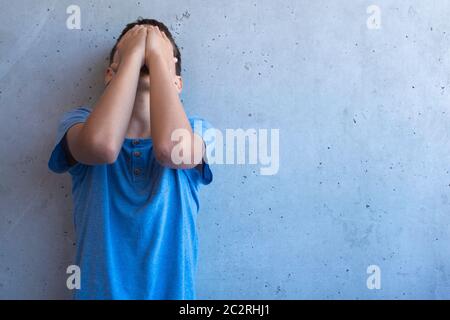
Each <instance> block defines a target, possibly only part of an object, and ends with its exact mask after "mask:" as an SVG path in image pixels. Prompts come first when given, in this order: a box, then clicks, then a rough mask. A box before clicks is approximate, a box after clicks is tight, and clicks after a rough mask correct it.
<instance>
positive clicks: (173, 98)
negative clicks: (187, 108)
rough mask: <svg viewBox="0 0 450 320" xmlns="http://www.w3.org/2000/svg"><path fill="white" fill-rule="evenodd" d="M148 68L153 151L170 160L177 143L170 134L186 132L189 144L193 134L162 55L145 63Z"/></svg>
mask: <svg viewBox="0 0 450 320" xmlns="http://www.w3.org/2000/svg"><path fill="white" fill-rule="evenodd" d="M148 64H149V69H150V121H151V128H152V139H153V146H154V149H155V152H156V153H157V154H158V153H160V154H162V155H163V157H164V156H165V157H166V158H167V157H170V153H171V150H172V148H173V146H174V144H175V143H176V142H173V141H172V140H171V135H172V132H174V130H176V129H185V130H187V131H186V132H188V133H189V140H190V141H189V144H190V145H192V144H193V143H192V140H193V136H194V135H193V133H192V128H191V125H190V123H189V120H188V118H187V116H186V113H185V112H184V108H183V106H182V104H181V101H180V98H179V96H178V92H177V90H176V88H175V86H174V83H173V75H171V74H170V71H169V69H168V67H167V64H166V61H165V60H164V58H163V57H162V56H158V55H155V56H153V57H152V59H150V61H149V62H148Z"/></svg>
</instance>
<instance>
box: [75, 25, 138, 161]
mask: <svg viewBox="0 0 450 320" xmlns="http://www.w3.org/2000/svg"><path fill="white" fill-rule="evenodd" d="M146 36H147V30H146V28H145V27H144V26H136V27H134V28H133V29H131V30H130V31H128V32H127V33H126V34H125V36H124V37H123V38H122V39H121V41H120V43H119V44H118V47H117V52H118V56H119V59H120V60H119V66H118V70H117V73H116V74H115V75H114V77H113V78H112V80H111V81H110V83H109V85H108V86H107V87H106V89H105V91H104V92H103V94H102V96H101V97H100V99H99V101H98V102H97V103H96V105H95V107H94V109H93V111H92V112H91V114H90V115H89V117H88V119H87V120H86V122H84V123H78V124H76V125H74V126H72V127H71V128H70V129H69V130H68V132H67V135H66V137H67V146H68V149H69V150H70V152H69V154H70V155H69V158H70V156H72V157H73V158H74V159H75V160H76V161H78V162H81V163H84V164H91V165H93V164H101V163H112V162H114V161H115V160H116V158H117V156H118V154H119V152H120V148H121V146H122V144H123V140H124V138H125V135H126V131H127V128H128V124H129V121H130V117H131V114H132V111H133V105H134V99H135V96H136V89H137V84H138V80H139V71H140V69H141V66H142V65H143V64H144V61H145V59H144V57H145V39H146Z"/></svg>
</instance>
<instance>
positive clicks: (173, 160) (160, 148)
mask: <svg viewBox="0 0 450 320" xmlns="http://www.w3.org/2000/svg"><path fill="white" fill-rule="evenodd" d="M153 150H154V154H155V158H156V161H158V162H159V164H161V165H162V166H165V167H170V168H173V169H192V168H194V167H196V166H197V163H195V162H194V161H183V160H184V159H182V158H180V157H177V155H179V154H180V153H181V154H185V153H186V152H188V151H191V150H189V149H187V148H186V149H183V150H179V149H176V150H174V146H173V144H162V145H155V146H154V149H153ZM180 151H181V152H180ZM189 158H190V157H189Z"/></svg>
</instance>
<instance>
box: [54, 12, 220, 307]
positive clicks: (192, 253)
mask: <svg viewBox="0 0 450 320" xmlns="http://www.w3.org/2000/svg"><path fill="white" fill-rule="evenodd" d="M105 83H106V88H105V90H104V92H103V94H102V96H101V97H100V99H99V100H98V102H97V103H96V104H95V107H94V108H93V109H92V110H91V109H90V108H86V107H80V108H76V109H73V110H71V111H69V112H67V113H66V114H64V116H63V117H62V119H61V122H60V124H59V127H58V132H57V138H56V144H55V146H54V149H53V151H52V154H51V156H50V159H49V163H48V166H49V168H50V169H51V170H52V171H54V172H56V173H63V172H69V173H70V175H71V177H72V197H73V201H74V223H75V231H76V237H77V246H76V263H77V265H78V266H79V267H80V270H81V288H80V289H79V290H75V293H74V298H76V299H195V283H194V276H195V272H196V267H197V231H196V218H197V213H198V209H199V198H198V188H199V186H200V184H204V185H206V184H209V183H210V182H211V181H212V172H211V170H210V168H209V166H208V164H207V163H206V161H204V159H203V158H204V155H205V154H206V153H205V152H206V148H209V147H210V145H207V144H206V143H204V141H203V138H202V133H204V132H205V130H207V129H208V128H210V125H209V123H208V122H206V121H204V120H202V119H200V118H189V119H188V118H187V116H186V114H185V112H184V109H183V106H182V104H181V102H180V99H179V94H180V92H181V90H182V86H183V82H182V78H181V57H180V52H179V49H178V47H177V45H176V44H175V41H174V39H173V37H172V35H171V33H170V32H169V30H168V29H167V27H166V26H165V25H164V24H162V23H161V22H159V21H156V20H153V19H139V20H137V21H136V22H133V23H130V24H128V25H127V27H126V28H125V29H124V31H123V32H122V34H121V36H120V37H119V39H118V40H117V43H116V45H115V46H114V48H113V49H112V52H111V64H110V66H109V67H108V69H107V71H106V74H105ZM193 128H194V130H195V132H194V131H193ZM176 130H181V131H182V132H184V133H185V135H184V136H183V137H182V138H181V139H180V140H179V141H172V138H171V135H172V133H173V132H175V131H176ZM175 148H176V149H177V152H176V153H177V154H178V151H180V154H182V155H183V159H186V157H187V159H189V160H190V161H184V162H183V163H181V164H180V163H179V161H177V160H176V159H175V158H176V157H174V156H173V153H174V152H173V151H174V149H175Z"/></svg>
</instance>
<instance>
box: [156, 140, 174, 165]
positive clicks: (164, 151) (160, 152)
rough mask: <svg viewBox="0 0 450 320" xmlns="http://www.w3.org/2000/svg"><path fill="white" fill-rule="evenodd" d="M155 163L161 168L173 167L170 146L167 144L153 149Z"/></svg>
mask: <svg viewBox="0 0 450 320" xmlns="http://www.w3.org/2000/svg"><path fill="white" fill-rule="evenodd" d="M153 151H154V154H155V158H156V161H158V162H159V164H161V165H162V166H166V167H167V166H169V167H173V163H172V146H170V145H169V144H160V145H155V146H154V148H153Z"/></svg>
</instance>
